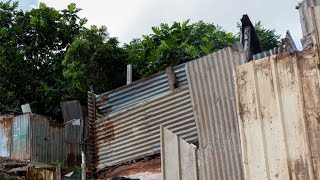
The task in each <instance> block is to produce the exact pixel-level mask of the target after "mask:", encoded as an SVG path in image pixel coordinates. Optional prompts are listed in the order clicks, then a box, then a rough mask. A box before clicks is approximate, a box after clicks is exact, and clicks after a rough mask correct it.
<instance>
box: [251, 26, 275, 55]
mask: <svg viewBox="0 0 320 180" xmlns="http://www.w3.org/2000/svg"><path fill="white" fill-rule="evenodd" d="M254 28H255V30H256V32H257V34H258V37H259V40H260V44H261V48H262V50H263V51H268V50H270V49H272V48H274V47H276V46H278V45H279V43H280V38H281V36H280V35H277V34H276V30H275V29H267V28H265V27H263V25H262V23H261V21H259V22H257V23H255V25H254Z"/></svg>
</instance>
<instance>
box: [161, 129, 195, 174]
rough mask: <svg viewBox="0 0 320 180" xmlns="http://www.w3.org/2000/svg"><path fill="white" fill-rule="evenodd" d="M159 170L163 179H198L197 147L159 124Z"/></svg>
mask: <svg viewBox="0 0 320 180" xmlns="http://www.w3.org/2000/svg"><path fill="white" fill-rule="evenodd" d="M160 133H161V166H162V167H161V172H162V178H163V180H171V179H177V180H198V179H199V171H198V149H197V147H196V146H195V145H193V144H189V143H188V142H187V141H185V140H183V139H181V138H180V137H178V136H177V135H176V134H174V133H173V132H171V131H170V130H168V129H167V128H165V127H163V126H161V130H160Z"/></svg>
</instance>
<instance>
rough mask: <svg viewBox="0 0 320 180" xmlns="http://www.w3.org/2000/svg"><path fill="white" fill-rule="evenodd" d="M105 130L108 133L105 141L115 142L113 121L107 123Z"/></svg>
mask: <svg viewBox="0 0 320 180" xmlns="http://www.w3.org/2000/svg"><path fill="white" fill-rule="evenodd" d="M104 130H105V131H106V136H105V137H104V138H105V141H108V142H110V141H113V140H114V125H113V122H112V121H111V120H108V121H106V124H105V127H104Z"/></svg>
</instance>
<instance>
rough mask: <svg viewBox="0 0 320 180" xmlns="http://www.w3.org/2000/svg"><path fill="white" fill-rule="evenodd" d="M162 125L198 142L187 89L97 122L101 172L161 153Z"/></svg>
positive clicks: (170, 93) (179, 89)
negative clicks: (104, 169)
mask: <svg viewBox="0 0 320 180" xmlns="http://www.w3.org/2000/svg"><path fill="white" fill-rule="evenodd" d="M160 125H164V126H165V127H167V128H168V129H170V130H171V131H173V132H174V133H176V134H178V135H179V136H181V137H182V138H184V139H185V140H187V141H188V142H196V141H197V139H198V138H197V129H196V125H195V121H194V115H193V111H192V106H191V99H190V93H189V89H188V87H187V86H183V87H180V88H178V89H176V90H175V91H172V92H170V91H169V92H167V93H164V94H162V96H161V97H157V98H153V99H151V100H148V101H147V100H145V101H144V102H143V103H140V104H137V105H134V106H131V107H129V108H126V109H124V110H121V111H118V112H115V113H110V114H108V115H107V116H106V117H104V118H102V119H100V120H98V121H96V123H95V125H94V129H95V151H96V161H95V162H96V167H97V169H102V168H104V167H108V166H113V165H117V164H121V163H126V162H129V161H132V160H136V159H139V158H145V157H147V156H150V155H154V154H158V153H160Z"/></svg>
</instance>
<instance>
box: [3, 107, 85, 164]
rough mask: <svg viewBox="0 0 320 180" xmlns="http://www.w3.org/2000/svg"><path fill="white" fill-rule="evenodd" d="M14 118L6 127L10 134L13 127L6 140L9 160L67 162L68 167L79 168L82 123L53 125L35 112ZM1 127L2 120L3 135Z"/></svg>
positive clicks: (81, 147)
mask: <svg viewBox="0 0 320 180" xmlns="http://www.w3.org/2000/svg"><path fill="white" fill-rule="evenodd" d="M3 117H4V116H2V117H1V118H3ZM4 119H5V118H4ZM12 119H13V120H11V121H10V119H9V120H7V121H6V124H5V127H7V128H6V133H7V134H10V128H11V127H12V129H11V134H12V137H11V135H10V137H9V136H8V137H9V139H8V140H7V142H8V141H9V143H7V145H8V146H9V147H7V149H9V150H10V153H11V154H10V155H9V156H6V157H10V158H13V159H18V160H31V161H34V162H41V163H53V162H55V161H64V162H65V165H66V166H68V167H72V166H75V165H80V163H81V150H82V149H83V138H82V137H83V134H82V133H83V120H81V123H80V125H77V124H72V123H71V122H70V123H67V124H65V125H55V126H50V124H49V119H48V118H47V117H45V116H41V115H37V114H32V113H27V114H23V115H19V116H15V117H13V118H12ZM2 126H3V123H2V121H1V120H0V132H1V127H2ZM0 137H1V134H0ZM11 142H12V143H11Z"/></svg>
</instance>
